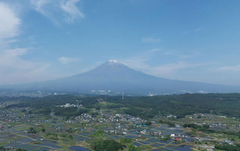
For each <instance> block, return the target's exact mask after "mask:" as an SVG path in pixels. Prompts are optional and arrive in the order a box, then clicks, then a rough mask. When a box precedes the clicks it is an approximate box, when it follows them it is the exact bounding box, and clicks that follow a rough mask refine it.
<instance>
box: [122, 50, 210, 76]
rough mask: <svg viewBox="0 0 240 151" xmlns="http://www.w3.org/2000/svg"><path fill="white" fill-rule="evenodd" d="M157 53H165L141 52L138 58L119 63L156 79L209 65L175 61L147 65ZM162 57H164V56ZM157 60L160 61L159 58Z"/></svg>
mask: <svg viewBox="0 0 240 151" xmlns="http://www.w3.org/2000/svg"><path fill="white" fill-rule="evenodd" d="M158 52H160V53H162V54H164V53H165V52H162V51H160V49H152V50H149V51H145V52H142V53H141V54H139V55H138V56H135V57H131V58H127V59H123V60H120V62H123V64H125V65H127V66H129V67H131V68H133V69H135V70H139V71H143V72H144V73H147V74H151V75H154V76H157V77H164V78H171V77H172V75H174V74H176V73H178V72H179V71H181V70H185V69H189V68H196V67H200V66H206V65H208V64H209V63H192V62H186V61H177V62H174V63H164V64H159V65H149V64H148V61H149V60H151V59H152V58H153V57H154V56H156V55H157V54H156V53H158ZM171 55H172V54H171ZM162 56H163V57H166V56H164V55H162ZM175 56H176V57H179V56H178V55H175ZM184 56H185V55H184ZM186 56H187V55H186ZM159 59H161V57H160V58H159Z"/></svg>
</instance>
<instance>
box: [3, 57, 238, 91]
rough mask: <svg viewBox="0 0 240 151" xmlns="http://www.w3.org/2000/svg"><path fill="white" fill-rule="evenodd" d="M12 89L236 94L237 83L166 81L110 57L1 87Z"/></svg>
mask: <svg viewBox="0 0 240 151" xmlns="http://www.w3.org/2000/svg"><path fill="white" fill-rule="evenodd" d="M1 88H8V89H12V90H42V91H43V90H45V91H62V92H78V93H91V92H94V91H98V90H101V91H104V90H105V91H106V92H108V93H109V92H111V93H113V94H114V93H117V92H125V94H134V95H148V94H149V92H151V93H152V94H179V93H236V92H237V93H238V92H240V87H239V86H226V85H215V84H206V83H199V82H187V81H179V80H169V79H164V78H159V77H155V76H152V75H148V74H145V73H142V72H139V71H135V70H133V69H131V68H129V67H128V66H126V65H124V64H122V63H120V62H118V61H116V60H109V61H107V62H105V63H104V64H102V65H100V66H98V67H96V68H95V69H93V70H90V71H87V72H85V73H82V74H77V75H74V76H71V77H66V78H62V79H57V80H51V81H44V82H34V83H27V84H20V85H9V86H2V87H1Z"/></svg>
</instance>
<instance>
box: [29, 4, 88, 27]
mask: <svg viewBox="0 0 240 151" xmlns="http://www.w3.org/2000/svg"><path fill="white" fill-rule="evenodd" d="M78 2H79V0H31V4H32V6H33V8H34V9H35V10H36V11H37V12H39V13H41V14H42V15H44V16H45V17H47V18H49V19H50V20H52V21H53V22H54V23H56V24H58V23H59V19H62V20H64V21H65V22H66V23H68V24H72V23H74V22H75V21H77V20H79V19H82V18H84V14H83V13H82V12H81V11H80V10H79V8H78V7H77V3H78ZM56 13H58V15H56ZM59 14H60V16H59Z"/></svg>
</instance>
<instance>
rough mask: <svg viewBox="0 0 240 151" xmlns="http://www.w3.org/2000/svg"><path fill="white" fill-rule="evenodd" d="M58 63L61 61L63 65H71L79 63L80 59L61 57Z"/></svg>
mask: <svg viewBox="0 0 240 151" xmlns="http://www.w3.org/2000/svg"><path fill="white" fill-rule="evenodd" d="M58 61H60V62H61V63H62V64H69V63H73V62H77V61H79V59H78V58H68V57H61V58H58Z"/></svg>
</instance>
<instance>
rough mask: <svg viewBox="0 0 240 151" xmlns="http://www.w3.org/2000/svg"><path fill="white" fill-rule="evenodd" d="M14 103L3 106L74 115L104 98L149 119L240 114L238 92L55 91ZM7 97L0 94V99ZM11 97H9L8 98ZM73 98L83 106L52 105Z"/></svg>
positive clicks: (72, 102)
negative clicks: (81, 94) (127, 94)
mask: <svg viewBox="0 0 240 151" xmlns="http://www.w3.org/2000/svg"><path fill="white" fill-rule="evenodd" d="M15 99H16V100H18V101H19V103H17V104H12V105H9V106H6V108H12V107H31V108H34V111H35V112H38V113H42V114H50V112H51V109H52V108H55V112H56V114H57V115H60V116H75V115H80V114H82V113H87V112H89V109H90V108H96V109H98V110H99V109H100V108H101V106H100V105H99V104H98V101H99V99H101V100H102V101H104V102H107V104H109V105H107V106H106V108H109V109H112V108H116V109H119V108H124V109H123V110H122V112H123V113H127V114H130V115H133V116H138V117H142V118H145V119H149V118H152V117H154V116H155V115H159V114H160V115H163V116H165V115H168V114H173V115H176V116H177V118H183V117H185V115H189V114H194V113H212V114H218V115H227V116H235V117H240V111H239V108H240V94H236V93H233V94H181V95H163V96H153V97H125V99H122V98H121V97H120V96H94V97H84V98H83V97H81V98H80V97H78V96H73V95H56V96H47V97H43V98H31V97H19V98H15ZM3 100H7V98H6V97H5V98H0V101H3ZM11 100H13V98H11ZM76 100H81V102H80V103H81V104H82V105H83V106H84V107H85V108H84V109H81V110H79V111H77V110H76V108H73V109H64V108H59V107H56V105H63V104H65V103H70V104H77V102H76Z"/></svg>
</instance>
